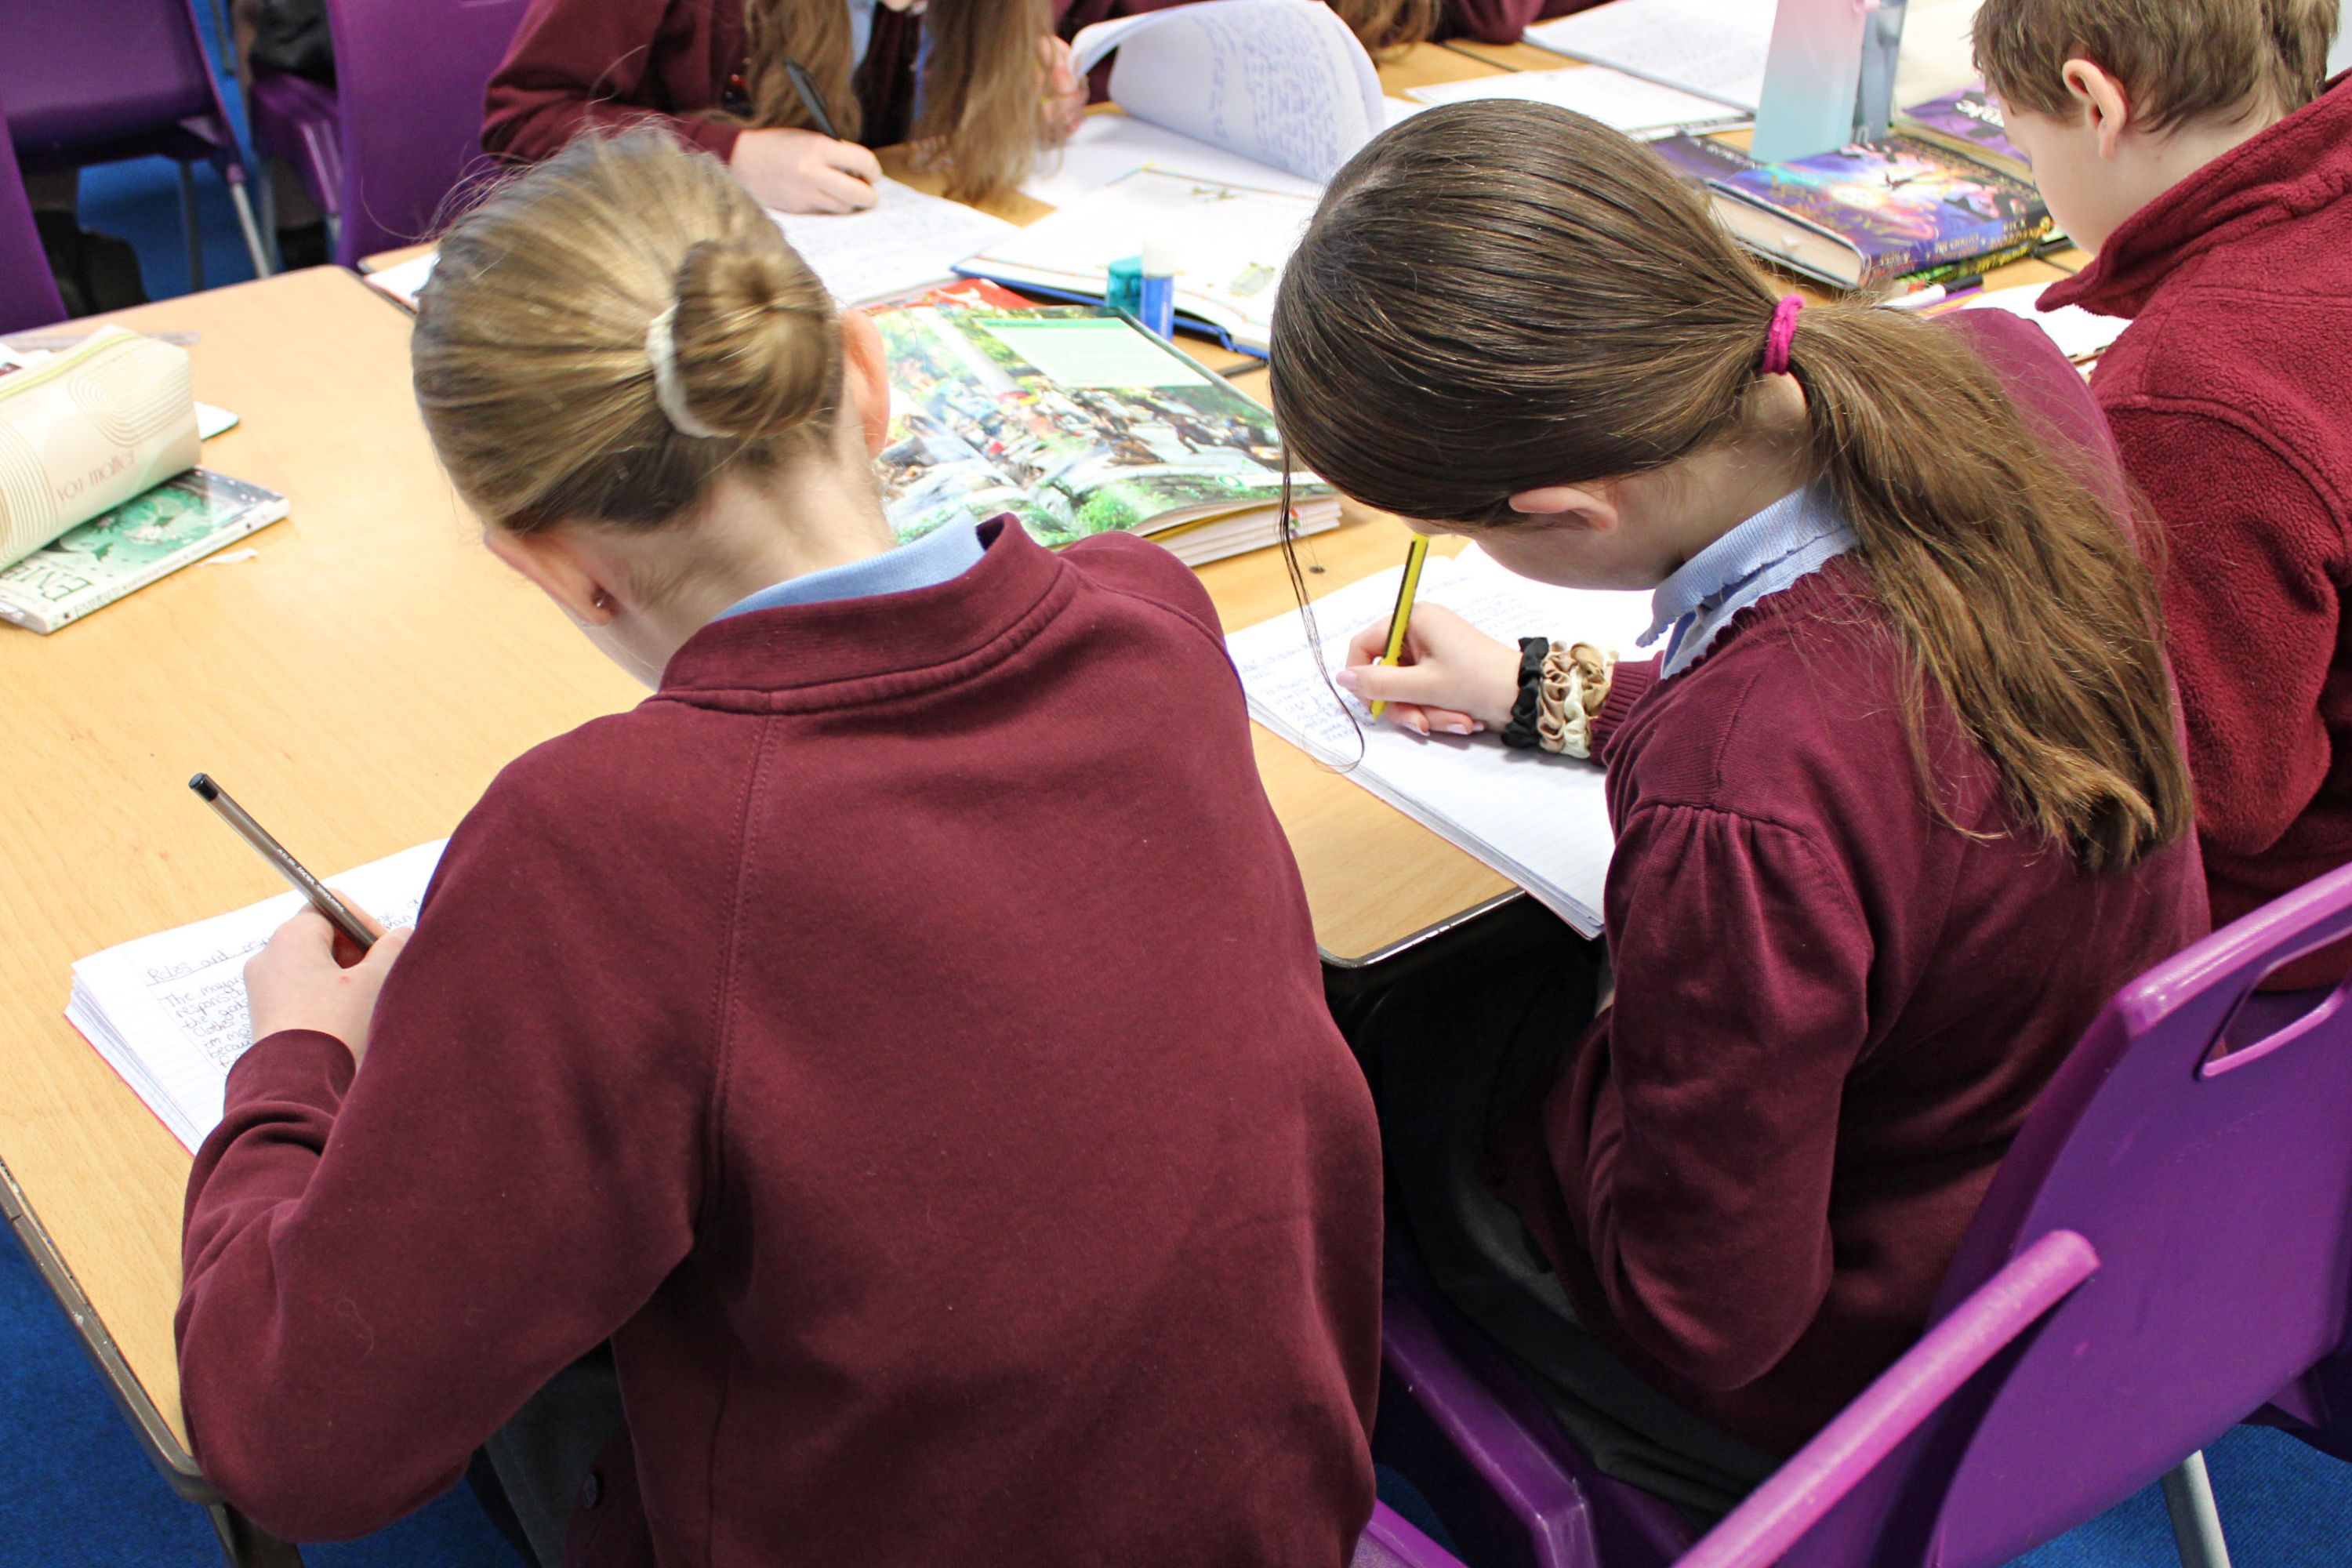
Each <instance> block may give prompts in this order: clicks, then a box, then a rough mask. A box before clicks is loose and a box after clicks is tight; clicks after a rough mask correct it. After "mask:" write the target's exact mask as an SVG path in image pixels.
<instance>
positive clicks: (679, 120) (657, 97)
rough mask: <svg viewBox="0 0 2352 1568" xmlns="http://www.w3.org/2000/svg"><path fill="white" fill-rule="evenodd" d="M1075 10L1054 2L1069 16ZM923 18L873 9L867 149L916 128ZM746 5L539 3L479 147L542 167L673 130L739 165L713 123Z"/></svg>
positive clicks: (491, 102)
mask: <svg viewBox="0 0 2352 1568" xmlns="http://www.w3.org/2000/svg"><path fill="white" fill-rule="evenodd" d="M1071 5H1072V0H1054V7H1053V9H1054V15H1055V17H1057V18H1058V17H1060V16H1062V15H1063V14H1064V13H1065V12H1066V11H1068V10H1069V9H1070V6H1071ZM922 32H923V29H922V21H921V18H920V17H919V16H915V15H913V14H912V13H910V12H905V11H893V10H892V9H890V7H888V6H887V5H877V6H876V7H875V8H874V31H873V34H872V36H871V37H869V38H868V40H867V42H866V58H865V60H864V62H863V63H861V64H860V65H859V66H858V68H857V75H856V88H857V100H858V104H859V107H860V108H861V110H863V113H864V122H863V124H862V125H861V127H860V128H859V131H858V136H857V139H858V140H859V141H860V142H864V143H865V144H866V146H868V147H887V146H890V145H891V144H893V143H895V142H904V141H905V140H906V139H907V135H908V131H909V130H910V129H911V128H912V126H913V124H914V116H915V55H916V51H917V49H918V48H919V46H920V44H921V42H922ZM743 37H744V28H743V0H530V9H529V10H527V11H525V12H524V13H523V17H522V21H521V23H520V25H519V26H517V27H516V29H515V36H514V42H513V43H511V44H509V45H508V46H507V58H505V59H504V60H503V61H502V62H500V64H499V68H498V71H497V73H496V74H495V75H493V76H492V77H491V78H490V87H489V92H488V96H487V99H486V100H485V111H484V117H483V121H482V145H483V146H484V147H485V148H487V149H488V151H490V152H491V153H495V154H497V155H498V156H499V157H502V158H510V159H513V160H515V161H516V162H518V163H536V162H537V161H539V160H540V159H541V158H551V157H553V156H554V155H555V154H556V153H559V152H561V151H562V148H563V144H564V143H565V142H569V141H571V140H572V137H573V135H575V134H576V133H577V132H579V131H580V130H581V129H582V128H583V127H584V126H589V125H603V126H613V125H627V124H634V123H635V122H637V121H642V120H647V119H667V120H669V121H672V122H673V123H674V124H675V125H676V126H677V130H678V132H680V133H681V134H682V135H684V136H685V137H686V138H687V139H688V140H689V141H691V142H694V144H695V145H696V146H698V147H701V148H703V149H705V150H706V151H708V152H709V153H714V154H716V155H717V156H719V158H722V159H724V158H727V157H730V156H731V155H733V153H734V151H735V138H736V137H737V136H739V135H740V134H741V132H742V128H741V127H740V126H737V125H727V124H721V123H719V121H714V120H712V119H710V118H709V115H710V112H711V111H712V110H716V109H718V108H719V105H720V101H721V100H723V99H724V98H725V97H726V93H727V82H728V79H729V78H730V77H732V76H733V75H734V74H735V73H736V72H738V71H740V70H741V69H742V68H743Z"/></svg>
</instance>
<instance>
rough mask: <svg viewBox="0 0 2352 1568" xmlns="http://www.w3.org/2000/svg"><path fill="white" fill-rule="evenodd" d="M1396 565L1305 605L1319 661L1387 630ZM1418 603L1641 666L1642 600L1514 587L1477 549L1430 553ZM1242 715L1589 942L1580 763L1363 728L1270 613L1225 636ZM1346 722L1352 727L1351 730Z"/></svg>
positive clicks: (1470, 739)
mask: <svg viewBox="0 0 2352 1568" xmlns="http://www.w3.org/2000/svg"><path fill="white" fill-rule="evenodd" d="M1401 575H1402V568H1401V567H1396V568H1391V569H1390V570H1388V571H1386V572H1382V573H1380V574H1377V575H1375V576H1371V577H1368V578H1365V579H1364V580H1362V581H1361V582H1358V583H1353V584H1349V585H1348V586H1347V587H1344V588H1340V589H1338V590H1336V591H1334V592H1332V593H1330V594H1328V595H1324V596H1323V597H1321V598H1319V599H1318V600H1316V601H1315V619H1316V626H1317V630H1318V633H1319V634H1320V636H1321V639H1322V644H1323V649H1324V657H1325V658H1326V660H1327V661H1328V663H1329V665H1330V666H1331V667H1332V668H1339V666H1340V665H1342V664H1344V663H1345V662H1346V661H1347V646H1348V639H1349V637H1352V636H1354V635H1355V633H1356V632H1357V631H1358V630H1360V629H1361V628H1362V627H1364V626H1370V625H1372V624H1375V623H1385V622H1386V620H1387V619H1388V616H1389V613H1390V611H1391V609H1392V608H1393V607H1394V606H1395V604H1396V590H1397V581H1398V578H1399V577H1400V576H1401ZM1417 602H1419V603H1422V604H1436V605H1444V606H1445V607H1446V608H1448V609H1450V610H1453V611H1454V613H1455V614H1457V615H1459V616H1462V617H1463V618H1465V620H1467V621H1469V622H1470V623H1471V624H1472V625H1474V626H1477V627H1478V628H1479V629H1481V630H1482V631H1485V632H1486V633H1488V634H1489V635H1491V636H1494V637H1501V638H1504V639H1505V640H1507V641H1515V640H1516V639H1517V638H1519V637H1553V638H1555V639H1565V640H1571V641H1582V642H1595V643H1601V644H1604V645H1613V646H1615V647H1617V648H1618V649H1619V651H1620V652H1621V653H1624V654H1627V655H1631V656H1634V657H1639V655H1638V651H1637V650H1636V649H1635V648H1634V647H1633V639H1634V638H1635V637H1638V636H1639V635H1640V634H1641V633H1642V632H1643V630H1645V629H1646V628H1647V627H1648V626H1649V624H1650V596H1649V595H1647V594H1643V593H1629V594H1617V593H1597V592H1591V591H1586V590H1579V589H1568V588H1553V587H1549V586H1546V585H1544V584H1537V583H1529V582H1528V581H1526V580H1525V579H1523V578H1518V577H1514V576H1512V575H1511V574H1509V573H1507V572H1505V571H1504V570H1503V569H1502V568H1501V567H1499V566H1496V564H1495V563H1493V562H1492V561H1490V560H1488V559H1487V558H1486V556H1485V555H1483V554H1481V553H1479V552H1477V551H1476V550H1475V548H1473V549H1471V550H1465V552H1463V553H1462V555H1461V556H1460V557H1458V558H1456V559H1454V560H1450V561H1449V560H1447V559H1445V558H1444V557H1443V556H1437V555H1433V556H1431V557H1430V558H1429V562H1428V563H1427V564H1426V565H1425V566H1424V567H1423V570H1422V578H1421V592H1420V594H1419V595H1418V601H1417ZM1225 644H1226V647H1227V648H1228V650H1229V651H1230V652H1231V653H1232V655H1233V660H1234V668H1237V669H1238V670H1239V671H1240V672H1241V678H1242V688H1243V689H1244V692H1246V693H1247V694H1248V697H1249V706H1250V713H1251V716H1252V717H1254V718H1255V719H1256V720H1257V721H1259V722H1260V723H1262V724H1264V725H1265V726H1266V728H1268V729H1270V730H1272V731H1275V732H1276V734H1278V735H1281V736H1282V737H1283V738H1284V739H1285V740H1287V741H1289V742H1291V743H1292V744H1294V745H1297V746H1300V747H1302V748H1303V749H1304V750H1306V751H1307V752H1309V753H1310V754H1312V755H1314V756H1315V757H1317V758H1318V759H1319V760H1321V761H1323V762H1326V763H1330V764H1332V765H1333V766H1335V767H1342V768H1345V767H1347V765H1348V764H1349V762H1351V761H1352V760H1353V759H1354V758H1355V757H1356V756H1357V748H1358V744H1359V742H1358V738H1357V737H1358V731H1359V729H1360V730H1361V733H1362V741H1361V745H1362V757H1363V760H1362V762H1361V763H1359V764H1358V765H1356V766H1355V767H1353V768H1352V769H1349V771H1348V772H1347V773H1346V774H1345V775H1344V776H1346V777H1348V778H1349V779H1352V780H1353V781H1355V782H1356V783H1357V784H1360V785H1362V786H1363V787H1364V788H1366V789H1368V790H1370V791H1371V792H1372V793H1373V794H1374V795H1379V796H1380V797H1381V799H1382V800H1385V801H1387V802H1388V803H1389V804H1390V805H1393V806H1395V807H1396V808H1397V809H1398V810H1400V811H1402V812H1403V813H1404V814H1405V815H1406V816H1411V817H1412V819H1413V820H1414V821H1416V822H1419V823H1421V824H1422V825H1423V826H1425V827H1427V828H1429V829H1430V830H1431V831H1432V832H1433V833H1435V834H1437V835H1438V836H1439V837H1443V838H1444V839H1446V840H1448V841H1449V842H1451V843H1453V844H1454V845H1457V846H1458V847H1461V848H1462V849H1463V850H1464V851H1465V852H1466V853H1468V854H1470V855H1473V856H1475V857H1476V858H1478V859H1480V860H1482V861H1484V862H1485V863H1486V864H1487V865H1488V866H1491V867H1493V868H1495V869H1496V871H1498V872H1500V873H1501V874H1502V875H1504V876H1506V877H1507V878H1509V879H1511V880H1512V881H1514V882H1516V883H1517V884H1518V885H1519V886H1520V887H1522V888H1524V889H1527V890H1528V893H1529V894H1530V895H1532V896H1533V897H1534V898H1535V899H1537V900H1538V901H1540V902H1541V903H1542V904H1543V905H1544V906H1545V907H1546V908H1548V909H1549V910H1552V912H1553V913H1555V914H1557V915H1559V917H1560V918H1561V919H1562V920H1564V921H1568V922H1569V923H1570V925H1572V926H1574V927H1575V928H1576V929H1577V930H1578V931H1581V932H1583V933H1584V934H1585V935H1587V936H1593V935H1597V934H1599V932H1600V930H1601V889H1602V886H1603V884H1604V883H1605V881H1606V880H1607V879H1608V874H1609V855H1610V850H1611V848H1612V843H1613V840H1612V835H1611V833H1610V828H1609V810H1608V804H1607V801H1606V799H1605V797H1604V795H1603V789H1602V781H1601V769H1600V768H1599V767H1597V766H1596V765H1594V764H1593V763H1583V762H1577V761H1573V760H1571V759H1570V758H1566V757H1555V756H1549V755H1546V754H1544V753H1541V752H1517V751H1513V750H1511V749H1509V748H1508V747H1506V746H1505V745H1504V744H1503V743H1502V742H1501V741H1500V740H1499V739H1497V738H1496V736H1494V735H1492V734H1483V735H1469V736H1459V735H1433V736H1430V737H1427V738H1423V737H1422V736H1418V735H1414V734H1412V733H1411V732H1410V731H1404V730H1401V729H1399V728H1397V727H1396V726H1395V725H1393V724H1390V723H1387V722H1381V723H1377V724H1376V723H1374V722H1373V721H1372V720H1371V717H1370V713H1369V711H1368V710H1366V709H1365V708H1364V707H1363V706H1362V705H1361V704H1360V703H1358V702H1356V701H1355V700H1354V699H1352V698H1348V699H1345V706H1344V707H1343V706H1342V699H1341V698H1340V697H1339V696H1338V695H1336V694H1335V693H1334V692H1333V690H1332V689H1330V688H1329V687H1328V686H1327V685H1326V684H1325V683H1324V680H1323V678H1322V676H1321V675H1320V674H1319V673H1318V670H1317V668H1316V665H1315V659H1314V657H1313V654H1312V652H1311V650H1310V649H1309V647H1308V646H1307V634H1306V628H1305V627H1304V626H1302V625H1301V624H1300V619H1299V617H1298V616H1297V615H1296V614H1287V615H1282V616H1276V617H1275V618H1274V619H1272V620H1269V621H1265V622H1262V623H1260V624H1259V625H1257V626H1251V627H1248V628H1246V629H1245V630H1243V631H1238V632H1235V633H1234V634H1233V636H1231V637H1227V638H1226V639H1225ZM1351 715H1352V718H1353V722H1352V723H1351V722H1350V717H1351Z"/></svg>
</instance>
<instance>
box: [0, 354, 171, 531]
mask: <svg viewBox="0 0 2352 1568" xmlns="http://www.w3.org/2000/svg"><path fill="white" fill-rule="evenodd" d="M197 447H198V443H197V437H196V395H195V381H194V375H193V374H192V373H191V371H190V368H189V363H188V353H187V351H186V350H185V349H182V348H178V347H175V346H174V345H173V344H171V343H167V342H159V341H158V340H156V339H154V338H151V337H146V336H144V335H142V334H141V333H138V332H132V331H125V330H123V329H122V328H121V327H115V326H105V327H100V328H99V329H98V330H97V331H94V332H92V333H91V334H90V335H89V337H88V338H86V339H84V340H83V341H82V342H79V343H76V344H75V345H74V346H73V347H72V348H70V349H67V350H65V351H63V352H62V353H55V354H51V355H50V356H49V357H48V358H47V359H45V360H42V361H40V362H39V363H35V364H31V365H27V366H26V367H24V368H22V369H18V370H13V371H11V372H9V373H8V374H5V375H0V567H5V566H8V565H11V564H14V563H16V562H17V561H20V560H22V559H23V558H24V557H26V556H27V555H29V554H31V553H32V552H34V551H36V550H38V549H40V548H41V546H43V545H45V544H47V543H48V542H50V541H51V540H53V539H55V538H57V537H58V535H59V534H61V533H63V532H64V531H66V530H68V529H69V528H71V527H73V526H75V525H76V524H77V523H81V522H87V521H89V520H90V519H91V518H93V517H96V516H97V515H98V514H99V513H100V512H102V511H106V510H110V509H111V508H113V507H116V506H120V505H121V503H122V502H124V501H127V500H130V499H131V497H133V496H136V495H140V494H142V493H144V492H145V491H147V490H150V489H153V488H154V487H155V486H157V485H159V484H162V483H163V481H164V480H165V479H170V478H171V477H172V476H173V475H174V474H179V473H184V472H185V471H186V470H188V469H190V468H194V467H195V466H196V458H197Z"/></svg>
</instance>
